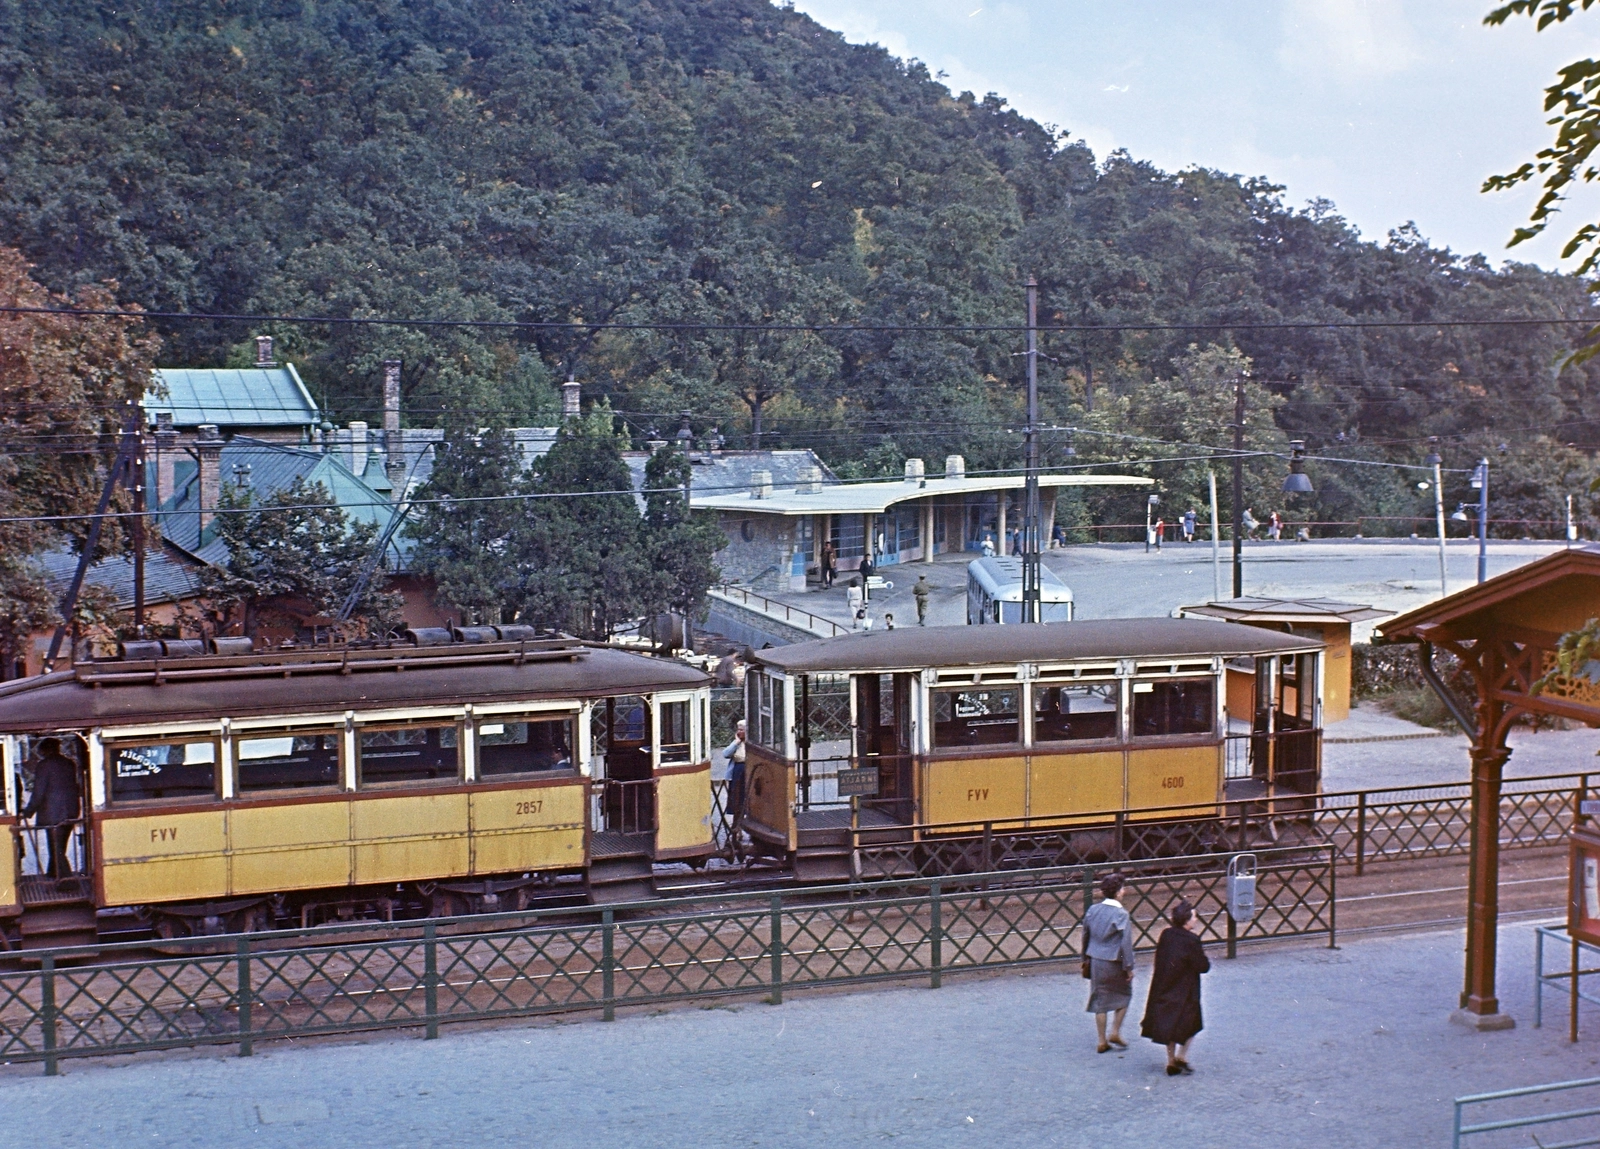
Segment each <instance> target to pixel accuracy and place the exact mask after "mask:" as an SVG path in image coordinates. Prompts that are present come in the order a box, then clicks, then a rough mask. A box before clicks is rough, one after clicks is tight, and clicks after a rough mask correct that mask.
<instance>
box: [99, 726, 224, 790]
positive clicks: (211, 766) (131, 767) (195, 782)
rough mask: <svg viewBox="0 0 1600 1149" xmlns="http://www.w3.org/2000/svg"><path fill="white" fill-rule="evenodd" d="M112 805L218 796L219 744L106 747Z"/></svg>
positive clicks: (140, 744) (180, 743) (187, 743)
mask: <svg viewBox="0 0 1600 1149" xmlns="http://www.w3.org/2000/svg"><path fill="white" fill-rule="evenodd" d="M106 764H107V773H108V774H109V775H110V780H111V800H112V801H113V802H140V801H144V800H146V799H156V798H214V797H216V796H217V744H216V743H215V742H214V741H212V740H211V739H206V740H205V741H203V742H200V741H196V742H143V743H138V744H129V743H122V744H120V745H117V744H113V745H110V746H107V747H106Z"/></svg>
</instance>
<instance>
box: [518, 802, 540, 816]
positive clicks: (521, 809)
mask: <svg viewBox="0 0 1600 1149" xmlns="http://www.w3.org/2000/svg"><path fill="white" fill-rule="evenodd" d="M543 809H544V799H543V798H539V799H536V800H535V801H532V802H518V803H517V813H518V814H519V815H522V814H537V813H538V812H539V811H540V810H543Z"/></svg>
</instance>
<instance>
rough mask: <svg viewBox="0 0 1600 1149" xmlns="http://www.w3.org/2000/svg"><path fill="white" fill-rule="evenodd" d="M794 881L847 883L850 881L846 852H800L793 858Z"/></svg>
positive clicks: (847, 854) (848, 859)
mask: <svg viewBox="0 0 1600 1149" xmlns="http://www.w3.org/2000/svg"><path fill="white" fill-rule="evenodd" d="M794 876H795V880H796V881H798V882H801V883H806V882H847V881H849V880H850V855H849V853H848V852H835V851H831V850H830V851H821V850H801V851H798V852H797V853H796V854H795V856H794Z"/></svg>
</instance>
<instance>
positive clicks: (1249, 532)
mask: <svg viewBox="0 0 1600 1149" xmlns="http://www.w3.org/2000/svg"><path fill="white" fill-rule="evenodd" d="M1239 522H1240V523H1241V524H1243V526H1244V537H1245V538H1247V539H1253V538H1255V537H1256V528H1257V527H1259V526H1260V525H1261V524H1260V523H1259V522H1258V521H1257V520H1256V516H1255V512H1254V511H1252V510H1251V509H1250V508H1249V507H1246V508H1245V509H1244V514H1242V515H1240V516H1239Z"/></svg>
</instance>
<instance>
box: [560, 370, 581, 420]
mask: <svg viewBox="0 0 1600 1149" xmlns="http://www.w3.org/2000/svg"><path fill="white" fill-rule="evenodd" d="M582 400H583V384H582V383H579V382H578V381H577V380H576V379H574V378H573V377H572V376H570V375H568V376H567V381H566V382H565V383H563V384H562V385H561V417H562V418H563V419H576V418H577V417H578V416H579V415H580V414H582V413H583V403H582Z"/></svg>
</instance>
